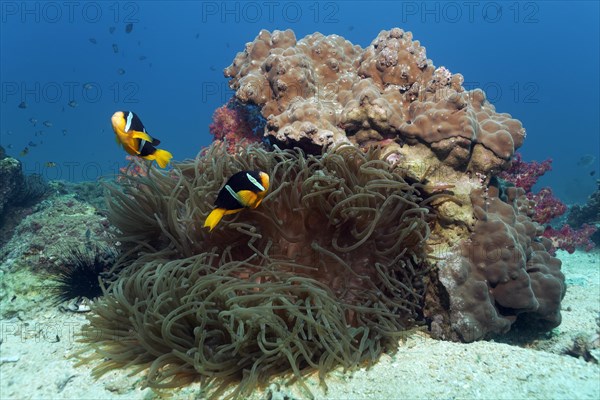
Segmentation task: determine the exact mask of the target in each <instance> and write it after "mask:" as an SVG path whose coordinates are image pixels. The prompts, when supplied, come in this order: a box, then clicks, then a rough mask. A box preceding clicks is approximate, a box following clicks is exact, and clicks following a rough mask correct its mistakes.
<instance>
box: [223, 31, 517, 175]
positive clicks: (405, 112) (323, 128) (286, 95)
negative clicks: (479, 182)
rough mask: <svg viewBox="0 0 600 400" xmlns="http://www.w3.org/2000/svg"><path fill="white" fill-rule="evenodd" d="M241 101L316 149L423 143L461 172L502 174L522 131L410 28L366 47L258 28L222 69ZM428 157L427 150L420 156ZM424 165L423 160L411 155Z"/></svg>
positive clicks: (276, 129) (278, 136) (273, 135)
mask: <svg viewBox="0 0 600 400" xmlns="http://www.w3.org/2000/svg"><path fill="white" fill-rule="evenodd" d="M225 76H226V77H229V78H230V81H229V86H230V87H231V88H232V89H233V90H235V96H236V98H237V99H238V100H239V101H242V102H246V103H251V104H255V105H258V106H260V107H261V112H262V115H263V116H264V117H265V118H267V126H266V128H265V136H266V137H267V138H269V139H270V140H271V142H272V143H275V144H277V145H279V146H280V147H295V146H299V147H301V148H303V149H304V150H306V151H309V152H312V153H316V154H318V153H320V151H321V149H322V148H324V147H325V148H328V147H330V146H332V145H336V144H339V143H342V142H351V143H354V144H357V145H359V146H361V147H365V146H370V145H376V144H387V143H389V142H391V141H393V142H396V143H398V144H400V145H408V146H410V147H418V146H423V147H425V148H426V149H427V150H428V151H429V152H431V153H433V154H434V155H435V157H436V158H437V159H438V160H440V161H442V162H443V163H444V164H446V165H448V166H450V167H452V168H454V169H456V170H461V171H464V170H469V171H473V172H479V173H483V174H489V173H496V172H498V171H500V170H502V169H504V168H506V167H507V166H508V163H509V161H510V158H511V156H512V155H513V154H514V152H515V149H517V148H518V147H519V146H521V144H522V143H523V139H524V137H525V130H524V129H523V127H522V125H521V123H520V122H519V121H518V120H516V119H513V118H511V116H510V115H509V114H502V113H497V112H496V110H495V108H494V106H493V105H492V104H491V103H490V102H489V101H487V100H486V97H485V93H484V92H483V91H481V90H479V89H476V90H471V91H468V90H465V89H464V88H463V87H462V82H463V77H462V76H461V75H460V74H452V73H451V72H450V71H449V70H448V69H446V68H444V67H438V68H435V67H434V66H433V64H432V62H431V60H429V59H427V56H426V53H425V48H424V47H423V46H421V45H420V43H419V41H413V40H412V34H411V33H410V32H405V31H403V30H402V29H399V28H394V29H391V30H390V31H381V33H380V34H379V35H378V36H377V38H375V40H373V42H372V43H371V45H370V46H368V47H367V48H365V49H362V48H361V47H360V46H357V45H353V44H352V43H350V42H349V41H347V40H345V39H344V38H342V37H340V36H338V35H329V36H324V35H322V34H321V33H314V34H312V35H308V36H306V37H305V38H303V39H301V40H296V37H295V35H294V33H293V32H292V31H291V30H286V31H274V32H273V33H270V32H268V31H266V30H262V31H261V32H260V33H259V35H258V36H257V37H256V39H255V40H254V41H253V42H251V43H248V44H247V45H246V48H245V50H244V51H243V52H240V53H238V54H237V56H236V57H235V60H234V61H233V64H231V65H230V66H229V67H228V68H226V69H225ZM419 153H423V152H419ZM415 161H417V162H421V161H422V160H420V159H415Z"/></svg>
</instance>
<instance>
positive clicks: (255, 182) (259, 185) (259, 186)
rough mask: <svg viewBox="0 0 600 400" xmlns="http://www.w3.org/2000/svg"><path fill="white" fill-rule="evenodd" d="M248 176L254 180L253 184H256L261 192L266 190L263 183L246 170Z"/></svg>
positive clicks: (250, 179) (251, 180)
mask: <svg viewBox="0 0 600 400" xmlns="http://www.w3.org/2000/svg"><path fill="white" fill-rule="evenodd" d="M246 177H247V178H248V180H249V181H250V182H252V184H253V185H254V186H256V187H257V188H258V189H259V190H260V191H261V192H264V191H265V187H264V186H263V185H261V184H260V182H259V181H257V180H256V179H254V177H253V176H252V175H250V174H249V173H247V172H246Z"/></svg>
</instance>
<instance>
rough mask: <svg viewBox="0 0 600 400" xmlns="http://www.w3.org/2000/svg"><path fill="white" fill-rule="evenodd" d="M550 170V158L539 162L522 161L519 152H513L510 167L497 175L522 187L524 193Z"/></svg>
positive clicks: (529, 190)
mask: <svg viewBox="0 0 600 400" xmlns="http://www.w3.org/2000/svg"><path fill="white" fill-rule="evenodd" d="M551 170H552V159H551V158H549V159H547V160H544V161H542V162H541V163H540V162H537V161H529V162H526V161H523V156H521V153H515V155H514V157H513V159H512V161H511V165H510V168H508V169H507V170H506V171H502V172H501V173H500V174H499V175H498V177H500V178H502V179H504V180H507V181H509V182H512V183H513V184H514V185H515V186H516V187H520V188H523V190H525V192H526V193H529V192H531V189H532V188H533V186H534V185H535V184H536V183H537V181H538V179H540V177H541V176H543V175H544V174H545V173H546V172H548V171H551Z"/></svg>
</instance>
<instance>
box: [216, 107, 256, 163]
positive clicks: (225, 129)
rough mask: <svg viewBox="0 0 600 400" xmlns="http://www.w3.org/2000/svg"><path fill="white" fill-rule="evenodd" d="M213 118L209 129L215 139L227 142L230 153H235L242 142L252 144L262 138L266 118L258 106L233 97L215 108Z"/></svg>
mask: <svg viewBox="0 0 600 400" xmlns="http://www.w3.org/2000/svg"><path fill="white" fill-rule="evenodd" d="M212 119H213V122H212V123H211V124H210V126H209V131H210V133H211V134H212V135H213V136H214V140H219V141H224V142H225V143H226V144H227V151H228V152H229V153H233V152H234V151H235V149H236V148H237V147H238V146H239V145H240V144H242V143H246V144H250V143H256V142H260V141H261V140H262V131H263V129H264V126H265V119H264V118H263V117H262V116H261V114H260V110H259V109H258V107H256V106H253V105H251V104H242V103H240V102H239V101H238V100H236V99H235V98H232V99H230V100H229V102H228V103H227V104H225V105H224V106H221V107H219V108H217V109H216V110H215V112H214V113H213V117H212Z"/></svg>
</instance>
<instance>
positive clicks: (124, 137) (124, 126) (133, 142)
mask: <svg viewBox="0 0 600 400" xmlns="http://www.w3.org/2000/svg"><path fill="white" fill-rule="evenodd" d="M111 122H112V127H113V130H114V131H115V135H117V136H116V139H117V143H118V144H120V145H121V146H123V148H124V149H125V151H126V152H127V153H129V154H131V155H132V156H138V157H141V158H143V159H145V160H154V161H156V162H157V163H158V165H159V166H160V167H161V168H165V167H166V166H167V164H169V162H170V161H171V158H173V155H172V154H171V153H169V152H168V151H166V150H161V149H157V148H156V147H155V146H158V145H159V144H160V140H158V139H155V138H152V137H151V136H150V135H148V133H147V132H146V128H145V127H144V124H142V121H141V120H140V118H139V117H138V116H137V115H136V114H135V113H134V112H133V111H117V112H116V113H114V114H113V116H112V118H111Z"/></svg>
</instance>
